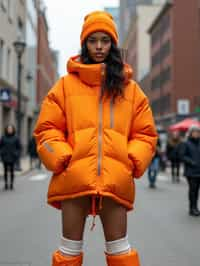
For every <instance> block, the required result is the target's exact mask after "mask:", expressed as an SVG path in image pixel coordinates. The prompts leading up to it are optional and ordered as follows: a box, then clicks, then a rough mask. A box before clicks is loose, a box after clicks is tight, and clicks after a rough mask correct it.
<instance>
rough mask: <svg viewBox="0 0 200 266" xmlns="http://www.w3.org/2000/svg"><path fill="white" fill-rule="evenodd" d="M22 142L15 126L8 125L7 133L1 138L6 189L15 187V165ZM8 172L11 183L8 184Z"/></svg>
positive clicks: (0, 144)
mask: <svg viewBox="0 0 200 266" xmlns="http://www.w3.org/2000/svg"><path fill="white" fill-rule="evenodd" d="M20 150H21V144H20V141H19V139H18V137H17V136H16V134H15V127H14V126H13V125H8V126H7V127H6V128H5V134H4V135H3V136H2V138H1V140H0V155H1V160H2V162H3V167H4V184H5V186H4V189H5V190H7V189H9V188H10V189H11V190H12V189H13V188H14V187H13V186H14V177H15V176H14V166H15V163H16V161H17V158H18V157H19V154H20ZM8 174H10V185H9V186H8Z"/></svg>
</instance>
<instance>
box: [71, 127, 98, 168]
mask: <svg viewBox="0 0 200 266" xmlns="http://www.w3.org/2000/svg"><path fill="white" fill-rule="evenodd" d="M95 147H96V131H95V128H86V129H81V130H77V131H75V133H74V146H73V152H72V156H71V159H70V161H69V165H68V167H70V166H71V165H72V164H74V163H75V162H77V161H79V160H82V159H85V158H87V157H90V156H96V148H95Z"/></svg>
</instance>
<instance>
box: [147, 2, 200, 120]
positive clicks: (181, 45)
mask: <svg viewBox="0 0 200 266" xmlns="http://www.w3.org/2000/svg"><path fill="white" fill-rule="evenodd" d="M199 7H200V6H199V0H190V3H189V4H188V3H187V1H182V0H175V1H167V2H166V4H165V5H164V7H163V8H162V10H161V12H160V13H159V14H158V16H157V17H156V19H155V20H154V21H153V23H152V25H151V26H150V28H149V34H150V36H151V73H150V76H151V92H150V95H149V96H150V100H151V104H152V109H153V112H154V115H155V117H156V120H157V122H160V123H162V124H163V125H168V124H170V123H173V122H175V121H176V120H180V119H182V118H183V117H185V116H188V115H194V112H195V110H197V109H198V108H199V106H200V75H199V70H200V9H199Z"/></svg>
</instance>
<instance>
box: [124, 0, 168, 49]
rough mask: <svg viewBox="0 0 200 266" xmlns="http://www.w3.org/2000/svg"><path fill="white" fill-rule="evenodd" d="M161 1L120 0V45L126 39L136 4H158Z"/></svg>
mask: <svg viewBox="0 0 200 266" xmlns="http://www.w3.org/2000/svg"><path fill="white" fill-rule="evenodd" d="M161 1H162V2H164V1H165V0H120V11H119V13H120V26H119V37H120V45H121V46H122V45H123V43H124V40H125V39H126V35H127V33H128V30H129V27H130V24H131V22H132V17H133V16H134V15H135V13H136V7H137V6H138V5H152V4H159V3H160V2H161Z"/></svg>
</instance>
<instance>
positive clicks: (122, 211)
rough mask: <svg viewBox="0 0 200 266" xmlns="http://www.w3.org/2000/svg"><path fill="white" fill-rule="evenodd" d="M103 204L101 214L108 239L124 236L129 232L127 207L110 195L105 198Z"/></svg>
mask: <svg viewBox="0 0 200 266" xmlns="http://www.w3.org/2000/svg"><path fill="white" fill-rule="evenodd" d="M102 206H103V208H102V209H101V210H100V214H99V215H100V219H101V222H102V225H103V230H104V235H105V239H106V241H114V240H116V239H120V238H124V237H125V236H126V233H127V211H126V208H125V207H123V206H122V205H120V204H118V203H116V202H115V201H114V200H112V199H111V198H108V197H105V198H103V205H102Z"/></svg>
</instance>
